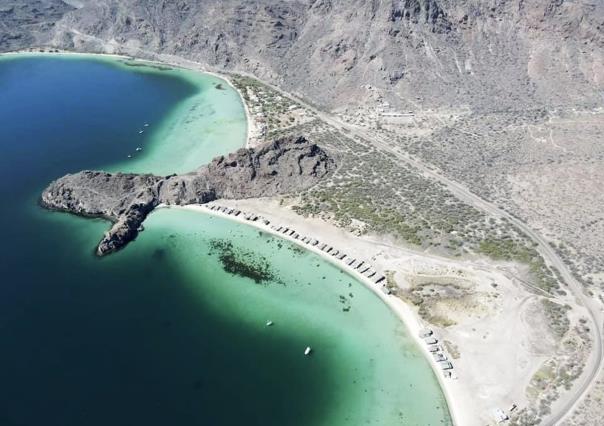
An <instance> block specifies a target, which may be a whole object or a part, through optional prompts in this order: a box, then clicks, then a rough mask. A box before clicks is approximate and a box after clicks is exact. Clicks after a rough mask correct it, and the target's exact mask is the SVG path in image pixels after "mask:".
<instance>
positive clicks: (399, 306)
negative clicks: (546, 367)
mask: <svg viewBox="0 0 604 426" xmlns="http://www.w3.org/2000/svg"><path fill="white" fill-rule="evenodd" d="M212 205H217V206H230V207H233V208H237V207H238V205H237V203H233V202H232V201H230V202H229V201H226V202H225V201H222V200H221V201H220V202H216V203H211V204H207V205H199V206H194V205H190V206H184V207H180V206H161V207H162V208H181V209H186V210H193V211H198V212H201V213H204V214H211V215H216V216H220V217H224V218H227V219H229V220H232V221H236V222H239V223H243V224H246V225H248V226H253V227H256V228H258V229H261V230H262V231H264V232H267V233H271V234H273V235H275V236H278V237H280V238H283V239H286V240H288V241H290V242H292V243H294V244H297V245H298V246H300V247H303V248H304V249H306V250H309V251H311V252H313V253H315V254H317V255H319V256H321V257H322V258H323V259H325V260H326V261H328V262H330V263H332V264H334V265H336V266H337V267H338V268H340V269H342V270H344V271H345V272H347V273H348V274H350V275H352V276H353V277H354V278H355V279H357V280H358V281H361V282H362V283H363V284H365V285H366V286H367V287H368V288H369V289H370V290H371V291H372V292H373V293H374V294H375V295H376V296H377V297H379V298H380V299H381V300H382V301H383V302H384V303H385V304H386V305H387V306H388V307H389V308H390V309H391V310H392V311H393V312H394V313H395V314H396V316H397V317H398V318H399V319H400V320H401V321H402V322H403V323H404V324H405V326H406V328H407V330H408V332H409V334H410V336H412V337H413V339H414V341H415V342H416V344H417V346H418V347H419V348H420V350H421V351H422V353H423V354H424V356H425V358H426V360H427V361H428V362H429V363H430V366H431V368H432V370H433V372H434V374H435V376H436V378H437V379H438V381H439V383H440V386H441V388H442V391H443V394H444V395H445V398H446V400H447V405H448V407H449V412H450V415H451V418H452V420H453V423H454V424H455V425H471V424H479V423H477V422H476V419H475V418H474V415H473V413H472V412H471V411H470V410H468V409H467V408H462V407H468V406H471V402H472V398H471V396H467V395H464V393H465V392H464V389H463V388H462V387H461V386H460V382H459V380H457V379H451V378H445V377H444V375H443V371H442V369H441V368H440V366H439V365H438V364H437V362H436V361H435V359H434V358H433V357H432V355H431V353H430V352H429V351H428V345H426V343H425V342H424V341H423V340H422V339H421V338H420V331H421V330H423V329H425V328H426V326H427V324H426V323H425V322H423V321H422V320H421V319H420V318H418V317H417V315H416V314H415V313H414V312H413V310H412V309H411V308H410V307H409V306H408V305H407V304H405V303H404V302H403V301H402V300H401V299H399V298H398V297H396V296H393V295H387V294H385V293H384V292H383V291H381V289H380V288H381V286H382V284H376V283H374V282H373V280H372V279H369V278H368V277H366V276H364V275H362V274H361V273H360V272H359V270H356V269H353V268H351V267H350V266H348V265H347V264H346V263H345V262H344V261H340V260H338V259H337V258H336V257H334V256H331V255H329V254H327V253H326V252H324V251H322V250H320V248H319V247H320V245H321V244H317V245H316V246H313V245H311V244H306V243H304V242H302V241H301V240H300V239H295V238H293V237H291V236H288V235H284V234H283V233H280V232H277V231H276V230H274V229H272V228H271V225H270V224H269V225H265V224H264V223H262V222H261V221H260V220H257V221H249V220H246V219H245V218H244V217H243V216H244V215H243V214H240V215H239V216H237V217H235V216H233V215H228V214H225V213H222V212H218V211H215V210H211V209H210V207H211V206H212ZM248 211H250V210H248ZM263 217H266V218H267V219H269V218H268V217H267V216H266V215H263ZM269 220H271V219H269ZM273 220H274V221H277V220H278V218H276V217H275V218H272V220H271V224H273ZM274 224H275V225H276V224H279V225H286V224H285V223H283V222H275V223H274ZM295 229H296V230H297V231H298V232H300V231H302V230H300V229H298V228H297V227H296V228H295ZM303 232H304V231H302V232H301V233H300V235H301V237H300V238H302V235H304V236H308V237H311V238H317V239H319V237H321V236H322V235H321V234H319V233H316V234H314V235H313V234H310V233H303ZM319 241H321V242H322V243H329V244H332V243H334V244H335V243H337V242H339V243H342V244H341V245H338V246H334V248H335V247H338V248H343V247H344V246H345V245H344V244H343V243H344V241H334V240H332V239H325V238H321V239H319ZM344 252H346V251H344ZM358 258H360V259H363V257H362V256H359V257H358ZM367 260H368V259H365V261H367ZM376 269H377V268H376ZM435 337H436V338H439V340H440V336H439V335H438V333H435ZM455 374H456V373H455V370H454V371H453V377H455Z"/></svg>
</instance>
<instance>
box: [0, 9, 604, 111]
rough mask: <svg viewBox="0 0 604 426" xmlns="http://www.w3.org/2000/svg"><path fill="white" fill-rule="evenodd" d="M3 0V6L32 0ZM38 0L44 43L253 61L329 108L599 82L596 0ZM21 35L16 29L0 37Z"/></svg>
mask: <svg viewBox="0 0 604 426" xmlns="http://www.w3.org/2000/svg"><path fill="white" fill-rule="evenodd" d="M4 3H6V1H5V2H4ZM8 3H9V4H10V5H11V6H10V7H8V8H5V9H7V10H9V12H8V15H7V16H14V15H15V14H16V13H17V11H18V10H21V9H22V8H23V7H24V6H23V5H26V4H31V2H30V1H24V0H12V1H8ZM37 3H44V4H52V5H54V6H53V7H52V8H51V9H39V13H37V14H35V16H37V18H36V19H37V20H40V19H41V17H42V16H48V22H50V24H49V26H48V27H46V28H45V36H46V38H50V37H52V42H51V43H52V44H53V45H55V46H58V47H64V48H68V49H74V50H82V51H116V52H123V53H130V54H134V55H137V56H144V55H145V54H150V53H157V52H161V53H169V54H175V55H178V56H182V57H185V58H188V59H193V60H196V61H199V62H201V63H204V64H207V65H209V66H211V67H214V68H216V69H221V70H224V69H226V70H234V71H244V72H249V73H252V74H254V75H256V76H257V77H260V78H262V79H265V80H268V81H271V82H273V83H276V84H278V85H279V86H280V87H282V88H284V89H288V90H290V91H293V92H297V93H300V94H302V95H304V96H305V97H306V98H308V99H311V100H313V101H315V102H316V103H318V104H322V105H324V106H327V107H330V108H335V107H339V106H342V105H350V104H354V103H362V102H369V101H371V100H374V99H375V97H376V96H378V95H379V96H384V97H385V98H386V99H387V100H388V101H389V102H390V103H391V104H392V105H398V106H399V107H400V108H411V109H413V108H414V107H415V106H417V105H418V104H421V105H422V106H423V107H430V108H437V107H447V106H450V105H467V106H469V107H471V108H473V109H476V110H495V111H498V110H501V109H505V108H519V107H527V106H531V107H535V106H536V107H540V106H543V105H546V106H547V105H564V104H567V103H573V102H577V101H580V102H581V103H590V102H591V103H592V104H593V103H594V102H600V101H601V99H600V97H599V95H598V93H597V92H596V91H594V90H593V89H594V88H599V89H602V88H604V53H603V49H604V3H603V2H601V1H594V2H579V1H565V0H488V1H485V0H381V1H378V0H292V1H287V2H284V1H279V0H247V1H241V0H180V1H172V0H95V1H87V0H80V1H78V2H74V1H71V2H70V3H71V4H74V5H77V6H80V7H79V8H78V9H73V8H71V7H68V6H65V5H64V6H65V7H59V6H57V5H58V4H60V3H61V2H60V1H58V0H44V1H43V2H41V1H40V0H38V1H37ZM13 5H14V6H13ZM10 10H12V12H11V11H10ZM28 10H29V9H28ZM19 13H20V12H19ZM5 14H6V12H5ZM58 17H60V19H59V18H58ZM55 21H57V23H56V25H54V22H55ZM2 22H3V23H4V22H8V24H7V25H6V26H7V27H9V29H8V31H9V33H10V32H14V31H20V32H22V33H23V34H25V33H26V32H27V31H30V30H29V29H30V28H31V32H32V33H37V32H39V31H38V29H37V27H36V26H33V27H29V26H27V27H23V28H22V29H20V28H21V27H19V26H18V25H19V24H18V20H15V19H12V20H11V19H5V18H4V17H3V19H2ZM18 28H19V29H18ZM5 31H7V30H5ZM4 37H6V35H4ZM35 39H36V40H44V38H41V37H37V36H36V37H35ZM31 42H32V39H31V38H28V36H26V35H23V38H21V39H16V40H12V41H11V42H5V43H3V44H0V49H3V50H7V49H9V48H17V47H27V46H29V45H31ZM560 87H564V89H565V90H563V91H561V90H559V88H560ZM502 94H504V96H502Z"/></svg>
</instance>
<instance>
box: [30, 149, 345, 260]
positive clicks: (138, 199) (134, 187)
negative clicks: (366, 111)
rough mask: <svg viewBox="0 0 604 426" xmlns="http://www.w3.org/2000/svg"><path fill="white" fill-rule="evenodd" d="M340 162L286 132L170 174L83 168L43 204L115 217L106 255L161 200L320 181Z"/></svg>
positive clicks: (286, 189)
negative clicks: (253, 146) (190, 170)
mask: <svg viewBox="0 0 604 426" xmlns="http://www.w3.org/2000/svg"><path fill="white" fill-rule="evenodd" d="M334 168H335V163H334V162H333V160H332V159H331V158H330V157H329V156H328V155H327V153H326V152H325V151H323V150H322V149H321V148H319V147H318V146H317V145H315V144H313V143H310V142H309V141H307V140H306V139H305V138H303V137H299V138H284V139H280V140H276V141H274V142H272V143H270V144H267V145H264V146H262V147H259V148H257V149H240V150H238V151H237V152H235V153H232V154H230V155H228V156H227V157H224V156H221V157H217V158H215V159H214V160H212V162H211V163H210V164H208V165H207V166H203V167H200V168H199V169H198V170H196V171H195V172H193V173H189V174H185V175H173V176H167V177H160V176H153V175H137V174H124V173H116V174H111V173H105V172H96V171H82V172H79V173H75V174H70V175H66V176H64V177H62V178H60V179H58V180H56V181H54V182H52V183H51V184H50V185H49V186H48V188H46V189H45V190H44V192H43V193H42V197H41V204H42V206H44V207H46V208H49V209H53V210H60V211H67V212H71V213H74V214H77V215H82V216H95V217H104V218H107V219H109V220H111V221H112V222H114V224H113V226H112V227H111V229H110V230H109V231H108V232H107V233H106V234H105V236H104V237H103V239H102V240H101V242H100V243H99V246H98V248H97V254H98V255H100V256H102V255H105V254H107V253H111V252H113V251H116V250H119V249H120V248H122V247H123V246H124V245H126V244H127V243H128V242H130V241H132V240H133V239H134V238H135V237H136V235H137V234H138V229H139V227H140V226H141V224H142V223H143V221H144V220H145V218H146V217H147V215H148V214H149V213H150V212H151V211H152V210H153V209H154V208H155V207H157V206H158V205H159V204H161V203H163V204H177V205H186V204H203V203H207V202H210V201H213V200H216V199H217V198H256V197H266V196H273V195H278V194H286V193H292V192H295V191H300V190H303V189H306V188H309V187H311V186H313V185H315V184H316V183H317V182H318V181H319V180H320V179H321V178H323V177H324V176H326V175H328V174H329V173H330V172H331V171H333V169H334Z"/></svg>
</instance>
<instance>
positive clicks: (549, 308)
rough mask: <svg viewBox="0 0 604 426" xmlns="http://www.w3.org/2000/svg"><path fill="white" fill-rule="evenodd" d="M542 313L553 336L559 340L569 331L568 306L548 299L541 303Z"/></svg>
mask: <svg viewBox="0 0 604 426" xmlns="http://www.w3.org/2000/svg"><path fill="white" fill-rule="evenodd" d="M541 304H542V305H543V312H544V313H545V315H546V317H547V319H548V325H549V328H550V330H551V331H552V333H553V334H554V336H556V337H557V338H559V339H561V338H562V337H564V335H565V334H566V333H567V332H568V330H569V329H570V320H569V319H568V315H567V313H568V311H570V309H571V308H570V306H568V305H561V304H559V303H556V302H553V301H551V300H549V299H543V300H542V301H541Z"/></svg>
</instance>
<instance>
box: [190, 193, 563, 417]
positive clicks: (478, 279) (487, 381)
mask: <svg viewBox="0 0 604 426" xmlns="http://www.w3.org/2000/svg"><path fill="white" fill-rule="evenodd" d="M212 204H216V205H220V206H226V207H231V208H237V209H239V210H242V212H249V213H254V214H257V215H259V216H261V217H262V218H266V219H268V220H269V221H270V222H271V223H270V225H268V226H267V225H264V224H263V223H262V222H261V221H260V220H259V221H257V222H251V221H247V220H245V219H244V218H243V214H241V215H240V216H239V217H234V216H228V215H225V214H222V213H218V212H214V211H212V210H209V206H211V205H212ZM212 204H209V205H205V206H185V207H179V208H184V209H188V210H196V211H201V212H203V213H210V214H215V215H220V216H224V217H226V218H229V219H231V220H234V221H237V222H241V223H245V224H247V225H250V226H255V227H257V228H259V229H262V230H263V231H265V232H267V233H271V234H275V235H278V236H279V237H281V238H285V239H288V240H290V241H292V242H294V243H296V244H298V245H300V246H301V247H304V248H306V249H307V250H311V251H313V252H314V253H317V254H318V255H320V256H322V257H323V258H324V259H326V260H327V261H329V262H332V263H333V264H335V265H337V266H338V267H340V268H342V269H345V270H346V271H347V272H349V273H351V274H352V275H353V276H354V277H355V278H357V279H358V280H359V281H361V282H363V283H365V284H366V285H367V287H369V288H370V289H371V290H372V291H373V292H374V293H375V294H376V295H377V296H378V297H379V298H380V299H382V300H383V301H384V303H386V304H387V305H388V306H389V307H390V308H391V309H392V311H393V312H394V313H395V314H396V315H397V316H398V317H399V318H400V319H401V320H402V321H403V323H404V324H405V325H406V327H407V328H408V330H409V333H410V334H411V336H412V337H413V338H414V339H415V340H416V342H417V344H418V345H419V347H420V349H421V350H422V351H423V353H424V355H425V356H426V359H427V360H428V361H429V362H430V365H431V366H432V368H433V370H434V373H435V375H436V377H437V378H438V380H439V382H440V384H441V388H442V390H443V393H444V395H445V397H446V399H447V403H448V406H449V410H450V413H451V416H452V417H453V419H454V423H455V424H456V425H471V426H473V425H477V426H478V425H485V424H495V423H494V418H493V411H494V410H495V409H496V408H501V409H503V410H504V411H507V410H508V409H509V408H510V406H511V405H512V404H517V405H518V407H519V408H522V407H523V406H524V405H525V404H526V397H525V389H526V386H527V384H528V381H529V379H530V377H531V376H532V375H533V374H534V372H536V370H537V369H538V368H539V366H540V365H541V363H542V362H543V361H544V360H546V359H547V358H548V357H549V356H550V355H551V353H553V351H554V347H553V346H552V345H551V344H550V343H549V342H548V341H547V338H545V337H544V336H545V335H546V333H545V332H544V330H543V326H542V324H541V322H540V321H535V319H534V318H533V317H532V316H531V315H532V313H531V307H532V306H533V304H534V303H535V301H537V300H538V297H537V296H536V295H535V294H533V293H529V292H528V291H527V290H526V289H525V288H524V287H523V286H522V285H521V284H520V283H519V282H518V281H517V280H516V279H514V278H513V277H512V274H519V272H518V271H517V270H514V269H513V268H514V266H513V265H511V264H502V263H494V262H490V261H488V260H452V259H447V258H442V257H438V256H434V255H430V254H427V253H421V252H417V251H415V250H411V249H407V248H404V247H401V246H400V245H398V244H394V243H392V242H391V241H388V240H387V238H385V237H379V238H378V237H375V236H373V237H371V236H363V237H358V236H355V235H353V234H351V233H349V232H347V231H345V230H343V229H340V228H338V227H335V226H333V225H331V224H329V223H327V222H325V221H323V220H320V219H316V218H304V217H302V216H299V215H297V214H296V213H295V212H293V211H292V210H291V209H289V208H288V207H286V206H281V205H280V204H279V202H278V201H276V200H270V199H261V200H258V199H256V200H237V201H235V200H220V201H218V202H216V203H212ZM271 225H277V226H287V227H289V228H291V229H295V230H296V232H297V233H299V234H300V236H301V237H300V238H302V237H304V236H306V237H310V238H313V239H317V240H319V241H321V243H326V244H328V245H331V246H332V247H334V248H335V249H337V250H339V251H340V252H343V253H346V254H347V255H348V256H349V257H353V258H356V259H358V260H364V261H365V262H368V263H369V264H371V266H372V267H373V269H374V270H376V271H377V272H378V274H384V272H385V271H387V270H388V271H394V272H395V279H396V281H397V284H398V285H399V287H401V288H407V287H408V286H410V285H412V282H413V280H414V279H434V280H439V279H444V280H448V281H447V282H454V283H456V284H459V285H463V286H466V287H467V288H468V289H470V291H471V293H472V294H473V295H475V300H472V302H471V303H468V304H467V305H464V306H461V307H459V309H457V310H456V309H450V311H449V312H450V314H451V316H452V317H453V318H454V320H455V321H456V323H457V324H455V325H453V326H450V327H447V328H438V327H434V326H430V325H429V324H428V323H427V322H426V321H424V320H423V319H421V318H420V317H419V315H418V314H417V308H416V307H414V306H412V305H409V304H407V303H405V302H404V301H403V300H401V299H400V298H398V297H396V296H393V295H386V294H384V293H383V292H382V291H381V290H380V287H381V283H380V285H376V284H375V283H374V282H373V281H372V280H371V279H368V278H367V277H365V276H363V275H361V274H360V273H359V272H358V271H356V270H353V269H351V268H349V267H348V266H347V265H346V263H345V261H340V260H338V259H336V258H335V257H334V256H331V255H329V254H327V253H325V252H323V251H321V250H320V249H319V248H318V247H313V246H311V245H309V244H305V243H303V242H302V241H300V240H296V239H294V238H292V237H288V236H285V235H283V234H281V233H277V232H275V231H274V230H273V229H271ZM319 246H320V244H319ZM373 278H375V277H373ZM493 283H496V284H497V286H496V288H495V287H493ZM426 327H429V328H431V329H432V330H434V332H435V336H436V337H437V338H438V340H439V344H441V345H442V343H443V341H445V340H446V341H448V342H451V343H452V344H453V345H454V346H455V347H457V350H458V352H459V353H460V356H459V358H458V359H452V357H451V354H450V353H447V352H446V351H445V353H446V355H447V357H448V358H449V360H450V361H451V362H452V364H453V366H454V370H453V374H454V376H456V377H457V378H454V379H450V378H445V377H444V376H443V373H442V371H441V369H440V367H439V366H438V365H437V364H436V362H435V361H434V359H433V357H432V356H431V354H430V353H429V352H428V351H427V347H426V345H425V343H424V342H423V341H422V339H420V338H419V331H420V330H422V329H424V328H426ZM519 408H518V409H519Z"/></svg>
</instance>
